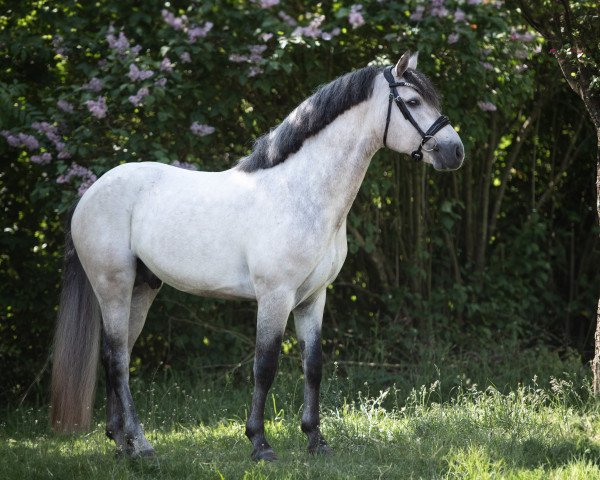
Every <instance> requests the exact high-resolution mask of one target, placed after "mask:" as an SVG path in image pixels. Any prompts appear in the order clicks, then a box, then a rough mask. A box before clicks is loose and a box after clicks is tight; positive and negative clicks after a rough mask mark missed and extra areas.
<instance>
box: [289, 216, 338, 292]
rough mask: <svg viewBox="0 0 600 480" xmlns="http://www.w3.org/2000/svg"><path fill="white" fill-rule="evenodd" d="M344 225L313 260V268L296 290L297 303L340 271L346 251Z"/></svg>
mask: <svg viewBox="0 0 600 480" xmlns="http://www.w3.org/2000/svg"><path fill="white" fill-rule="evenodd" d="M347 250H348V247H347V241H346V229H345V225H344V226H343V228H342V229H340V231H339V232H337V233H336V235H335V238H334V239H333V241H332V242H331V243H330V244H329V245H328V246H327V248H326V249H325V251H324V254H323V255H322V256H320V257H318V259H317V260H316V262H315V265H314V268H313V269H312V270H311V272H310V273H309V274H308V276H307V278H306V280H305V281H304V282H303V283H302V285H300V287H299V288H298V291H297V295H296V298H297V300H298V302H297V303H301V302H302V301H303V300H305V299H306V298H308V297H310V296H311V295H312V294H313V293H315V292H317V291H319V290H321V289H322V288H323V287H325V286H327V285H328V284H330V283H331V282H333V281H334V280H335V278H336V277H337V275H338V273H339V272H340V270H341V268H342V266H343V264H344V260H345V259H346V253H347Z"/></svg>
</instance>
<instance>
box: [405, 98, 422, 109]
mask: <svg viewBox="0 0 600 480" xmlns="http://www.w3.org/2000/svg"><path fill="white" fill-rule="evenodd" d="M406 103H408V105H409V106H411V107H418V106H419V105H421V102H420V101H419V100H418V99H416V98H413V99H412V100H409V101H408V102H406Z"/></svg>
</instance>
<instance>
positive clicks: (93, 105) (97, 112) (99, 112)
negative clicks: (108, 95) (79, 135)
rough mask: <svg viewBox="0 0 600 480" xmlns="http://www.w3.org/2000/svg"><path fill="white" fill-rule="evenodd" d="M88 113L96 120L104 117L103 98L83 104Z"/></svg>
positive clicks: (104, 104) (105, 109)
mask: <svg viewBox="0 0 600 480" xmlns="http://www.w3.org/2000/svg"><path fill="white" fill-rule="evenodd" d="M85 105H86V106H87V108H88V110H89V111H90V113H91V114H92V115H93V116H94V117H96V118H104V117H106V111H107V107H106V99H105V98H104V97H98V99H97V100H88V101H87V102H85Z"/></svg>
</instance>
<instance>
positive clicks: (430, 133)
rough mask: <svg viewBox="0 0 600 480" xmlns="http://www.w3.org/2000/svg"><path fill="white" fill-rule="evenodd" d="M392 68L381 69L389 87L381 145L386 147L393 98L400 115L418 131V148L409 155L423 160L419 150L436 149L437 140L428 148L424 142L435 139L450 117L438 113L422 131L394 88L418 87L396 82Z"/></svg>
mask: <svg viewBox="0 0 600 480" xmlns="http://www.w3.org/2000/svg"><path fill="white" fill-rule="evenodd" d="M392 68H394V67H393V66H389V67H386V68H385V69H384V70H383V76H384V78H385V79H386V80H387V82H388V84H389V87H390V101H389V103H388V109H387V118H386V120H385V131H384V132H383V146H384V147H387V133H388V128H389V127H390V117H391V115H392V100H393V101H395V102H396V105H398V108H399V109H400V111H401V112H402V115H404V118H406V120H408V121H409V122H410V123H411V124H412V126H413V127H415V128H416V130H417V132H419V135H421V143H420V144H419V148H417V149H416V150H414V151H413V152H412V153H411V154H410V156H411V157H412V158H414V159H415V160H417V161H419V160H423V152H421V150H425V151H426V152H431V151H432V150H436V149H437V141H435V145H434V146H433V147H432V148H429V149H428V148H424V147H425V144H426V143H427V142H428V141H429V140H431V139H432V138H433V139H434V140H435V138H434V135H435V134H436V133H437V132H439V131H440V130H441V129H442V128H444V127H445V126H446V125H450V119H449V118H448V117H447V116H445V115H440V116H439V117H438V119H437V120H436V121H435V122H433V124H432V125H431V127H429V128H428V129H427V131H426V132H423V130H421V127H419V124H418V123H417V122H416V120H415V119H414V118H413V116H412V115H411V113H410V111H409V110H408V107H407V106H406V104H405V103H404V100H402V98H401V97H400V95H399V94H398V90H397V89H396V87H411V88H413V89H415V90H416V91H417V92H418V91H419V89H418V88H417V87H416V86H415V85H413V84H412V83H408V82H396V79H395V78H394V75H393V74H392Z"/></svg>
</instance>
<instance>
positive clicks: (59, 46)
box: [52, 35, 65, 56]
mask: <svg viewBox="0 0 600 480" xmlns="http://www.w3.org/2000/svg"><path fill="white" fill-rule="evenodd" d="M63 41H64V39H63V37H61V36H60V35H54V37H52V46H53V47H54V52H55V53H56V54H57V55H61V56H64V55H65V49H64V48H63Z"/></svg>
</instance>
